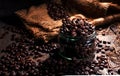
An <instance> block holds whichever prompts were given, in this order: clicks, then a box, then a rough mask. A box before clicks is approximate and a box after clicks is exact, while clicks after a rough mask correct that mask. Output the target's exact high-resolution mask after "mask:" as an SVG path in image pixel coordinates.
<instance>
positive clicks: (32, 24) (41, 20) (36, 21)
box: [16, 4, 62, 42]
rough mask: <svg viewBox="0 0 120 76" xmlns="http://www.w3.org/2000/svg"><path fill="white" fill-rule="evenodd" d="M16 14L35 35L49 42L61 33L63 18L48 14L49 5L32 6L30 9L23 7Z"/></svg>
mask: <svg viewBox="0 0 120 76" xmlns="http://www.w3.org/2000/svg"><path fill="white" fill-rule="evenodd" d="M16 14H17V15H18V16H19V17H20V18H21V19H22V20H23V21H24V24H25V26H26V27H27V28H28V29H29V30H30V31H32V32H33V34H34V36H35V37H37V38H41V39H43V40H44V41H45V42H48V41H49V40H50V39H52V38H53V37H55V36H57V35H58V33H59V27H60V26H61V25H62V21H61V20H56V21H55V20H53V19H52V18H51V17H50V16H49V15H48V10H47V5H46V4H42V5H40V6H37V7H35V6H32V7H31V8H30V9H23V10H19V11H17V12H16Z"/></svg>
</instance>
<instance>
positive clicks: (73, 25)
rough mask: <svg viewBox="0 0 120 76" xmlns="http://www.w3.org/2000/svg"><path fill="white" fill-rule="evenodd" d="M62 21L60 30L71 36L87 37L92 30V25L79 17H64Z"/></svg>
mask: <svg viewBox="0 0 120 76" xmlns="http://www.w3.org/2000/svg"><path fill="white" fill-rule="evenodd" d="M62 22H63V25H62V27H61V29H60V32H61V33H62V34H65V35H68V36H71V37H88V36H89V35H91V34H93V32H94V27H93V26H92V25H91V24H90V23H88V22H87V21H86V20H84V19H81V18H73V19H72V20H70V19H69V18H65V19H63V20H62Z"/></svg>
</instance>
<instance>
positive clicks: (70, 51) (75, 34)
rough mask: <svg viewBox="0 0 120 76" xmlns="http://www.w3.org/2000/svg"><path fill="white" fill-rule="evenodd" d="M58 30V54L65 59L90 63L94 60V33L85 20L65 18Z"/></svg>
mask: <svg viewBox="0 0 120 76" xmlns="http://www.w3.org/2000/svg"><path fill="white" fill-rule="evenodd" d="M62 22H63V24H62V26H61V28H60V34H59V43H60V52H59V54H60V55H61V56H62V57H64V58H65V59H68V60H72V59H73V58H77V59H79V60H83V61H91V60H92V59H93V58H94V51H95V39H96V33H95V29H94V27H93V26H92V25H91V24H90V23H89V22H87V21H86V20H84V19H82V18H80V17H76V18H72V19H70V18H66V19H63V20H62Z"/></svg>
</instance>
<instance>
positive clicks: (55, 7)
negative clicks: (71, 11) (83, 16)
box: [47, 0, 68, 20]
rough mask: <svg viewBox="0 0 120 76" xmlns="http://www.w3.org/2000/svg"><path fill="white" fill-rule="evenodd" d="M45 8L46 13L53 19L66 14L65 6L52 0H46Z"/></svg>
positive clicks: (60, 17) (64, 16)
mask: <svg viewBox="0 0 120 76" xmlns="http://www.w3.org/2000/svg"><path fill="white" fill-rule="evenodd" d="M47 9H48V14H49V15H50V17H51V18H53V19H54V20H59V19H62V18H66V17H67V16H68V14H67V12H66V8H65V7H64V6H63V5H62V4H60V3H59V4H58V3H56V2H54V0H49V1H48V2H47Z"/></svg>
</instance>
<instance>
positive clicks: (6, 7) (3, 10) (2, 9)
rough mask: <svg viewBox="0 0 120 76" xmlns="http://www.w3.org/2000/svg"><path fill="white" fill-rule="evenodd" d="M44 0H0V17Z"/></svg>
mask: <svg viewBox="0 0 120 76" xmlns="http://www.w3.org/2000/svg"><path fill="white" fill-rule="evenodd" d="M43 2H44V0H0V18H1V17H5V16H10V15H12V14H13V12H14V11H16V10H19V9H23V8H29V7H30V6H31V5H39V4H41V3H43Z"/></svg>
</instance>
